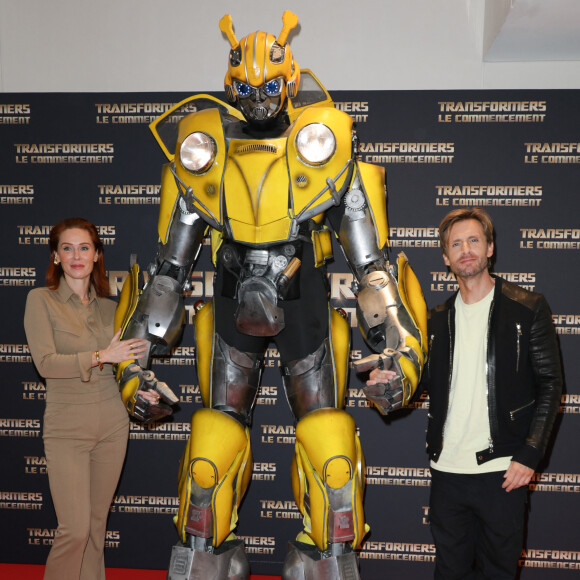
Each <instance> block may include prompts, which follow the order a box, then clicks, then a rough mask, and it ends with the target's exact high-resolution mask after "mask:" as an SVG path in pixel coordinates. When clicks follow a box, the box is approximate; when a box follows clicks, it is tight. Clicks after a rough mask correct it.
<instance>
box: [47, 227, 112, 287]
mask: <svg viewBox="0 0 580 580" xmlns="http://www.w3.org/2000/svg"><path fill="white" fill-rule="evenodd" d="M72 229H78V230H85V231H86V232H88V233H89V236H90V237H91V240H92V242H93V246H94V247H95V250H96V251H97V252H98V259H97V261H96V262H95V265H94V267H93V271H92V272H91V284H92V285H93V286H94V287H95V290H96V292H97V296H100V297H101V298H103V297H106V296H109V281H108V279H107V273H106V271H105V260H104V258H103V242H102V241H101V238H100V237H99V232H97V228H96V227H95V226H94V225H93V224H92V223H91V222H89V221H87V220H85V219H83V218H78V217H75V218H67V219H65V220H62V221H60V222H58V223H57V224H56V225H55V226H53V227H52V228H51V230H50V234H48V246H49V248H50V262H49V264H48V270H47V271H46V285H47V286H48V287H49V288H50V289H51V290H56V289H57V288H58V286H59V284H60V279H61V277H62V266H61V265H60V264H55V263H54V257H55V255H56V252H57V250H58V243H59V241H60V236H62V233H63V232H64V231H66V230H72Z"/></svg>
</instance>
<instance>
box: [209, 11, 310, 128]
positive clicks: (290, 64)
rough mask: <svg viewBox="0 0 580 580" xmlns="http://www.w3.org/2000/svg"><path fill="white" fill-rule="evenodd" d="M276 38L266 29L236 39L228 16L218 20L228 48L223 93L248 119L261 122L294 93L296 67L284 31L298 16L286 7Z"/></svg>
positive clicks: (294, 22) (298, 70)
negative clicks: (228, 43) (226, 39)
mask: <svg viewBox="0 0 580 580" xmlns="http://www.w3.org/2000/svg"><path fill="white" fill-rule="evenodd" d="M282 22H283V27H282V32H280V35H279V36H278V38H275V37H274V35H273V34H268V33H267V32H262V31H258V32H253V33H252V34H248V36H246V37H244V38H242V40H241V41H239V42H238V40H237V39H236V37H235V35H234V28H233V22H232V17H231V16H230V15H229V14H226V15H225V16H224V17H223V18H222V19H221V20H220V30H221V31H222V32H223V33H224V34H225V35H226V36H227V37H228V40H229V41H230V44H231V46H232V49H231V50H230V59H229V65H228V72H227V73H226V78H225V81H224V86H225V91H226V96H227V98H228V100H229V101H230V102H231V103H237V106H238V108H239V109H240V111H241V112H242V114H243V115H244V117H245V118H246V119H247V121H248V122H250V123H255V124H263V123H266V122H268V121H270V120H271V119H273V118H275V117H277V116H278V114H279V113H280V112H281V111H282V110H284V109H285V105H286V98H287V97H289V98H292V97H295V96H296V93H297V92H298V84H299V82H300V68H299V67H298V64H297V63H296V62H294V59H293V58H292V52H291V50H290V46H289V45H288V44H287V42H286V40H287V39H288V34H289V33H290V31H291V30H292V29H293V28H295V27H296V25H297V24H298V17H297V16H296V15H295V14H293V13H292V12H290V11H289V10H286V12H284V15H283V16H282Z"/></svg>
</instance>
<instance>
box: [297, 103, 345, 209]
mask: <svg viewBox="0 0 580 580" xmlns="http://www.w3.org/2000/svg"><path fill="white" fill-rule="evenodd" d="M311 123H322V124H324V125H326V126H327V127H329V128H330V129H331V130H332V132H333V133H334V136H335V138H336V150H335V152H334V155H333V156H332V157H331V158H330V160H329V161H328V162H327V163H324V164H323V165H317V166H314V165H307V164H306V163H305V162H304V161H302V160H301V158H300V156H299V155H298V151H297V149H296V135H297V134H298V132H299V131H300V129H302V128H303V127H305V126H306V125H309V124H311ZM351 158H352V119H351V117H350V116H349V115H347V114H346V113H343V112H342V111H338V110H337V109H334V108H329V107H322V108H319V107H311V108H307V109H305V110H304V111H303V112H302V113H301V114H300V116H299V117H298V119H297V120H296V122H295V124H294V127H293V128H292V131H291V133H290V135H289V137H288V167H289V170H290V179H291V188H292V198H293V203H294V213H295V214H299V213H300V212H301V211H302V210H303V209H305V208H310V207H315V206H316V205H319V204H320V203H322V202H324V201H327V200H329V199H331V198H332V195H331V193H330V191H326V192H325V193H324V194H323V195H321V196H320V197H319V198H318V199H316V201H314V199H315V198H316V196H318V194H319V193H320V192H322V191H324V190H325V189H327V188H328V185H327V183H326V179H327V178H328V177H330V178H331V179H332V180H336V186H335V187H336V189H337V190H339V189H340V188H341V187H342V186H343V185H344V183H345V181H346V179H347V177H348V172H347V171H345V168H347V167H348V164H349V162H350V160H351Z"/></svg>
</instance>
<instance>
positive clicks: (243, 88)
mask: <svg viewBox="0 0 580 580" xmlns="http://www.w3.org/2000/svg"><path fill="white" fill-rule="evenodd" d="M236 91H237V92H238V95H240V97H248V96H249V95H250V93H251V92H252V89H251V87H250V85H247V84H246V83H236Z"/></svg>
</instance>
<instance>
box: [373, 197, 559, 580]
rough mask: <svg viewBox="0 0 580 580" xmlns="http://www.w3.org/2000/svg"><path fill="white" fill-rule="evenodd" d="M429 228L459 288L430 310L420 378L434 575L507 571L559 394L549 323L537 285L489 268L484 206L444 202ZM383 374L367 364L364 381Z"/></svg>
mask: <svg viewBox="0 0 580 580" xmlns="http://www.w3.org/2000/svg"><path fill="white" fill-rule="evenodd" d="M439 237H440V241H441V249H442V253H443V261H444V262H445V264H446V265H447V266H448V267H449V268H450V270H451V271H452V272H453V273H454V274H455V276H456V278H457V282H458V284H459V292H458V293H456V294H455V295H453V296H452V297H451V298H449V299H448V300H447V301H446V302H445V303H443V304H442V305H440V306H438V307H436V308H434V309H433V310H432V311H431V312H430V318H429V334H428V336H429V340H430V355H429V362H428V365H427V367H426V373H425V375H426V376H425V377H424V381H423V383H424V384H423V388H424V389H427V390H428V392H429V397H430V412H429V426H428V431H427V451H428V453H429V456H430V459H431V474H432V483H431V498H430V521H431V531H432V534H433V539H434V541H435V547H436V566H435V578H444V579H445V580H450V579H455V578H489V579H493V580H500V579H504V578H514V576H515V574H516V570H517V562H518V558H519V555H520V553H521V549H522V544H523V533H524V513H525V506H526V500H527V485H528V483H529V481H530V479H531V477H532V475H533V473H534V469H535V468H536V466H537V465H538V462H539V461H540V459H541V458H542V456H543V454H544V451H545V449H546V446H547V443H548V439H549V437H550V432H551V430H552V425H553V423H554V419H555V417H556V414H557V412H558V406H559V402H560V394H561V390H562V370H561V366H560V356H559V348H558V343H557V339H556V333H555V329H554V326H553V323H552V318H551V314H550V310H549V307H548V304H547V302H546V300H545V299H544V297H543V296H542V295H541V294H537V293H534V292H529V291H527V290H524V289H523V288H520V287H518V286H516V285H515V284H511V283H509V282H506V281H505V280H502V279H501V278H498V277H495V276H492V275H490V273H489V270H488V268H489V265H490V260H491V257H492V256H493V253H494V243H493V225H492V223H491V220H490V218H489V215H488V214H487V213H486V212H485V211H484V210H482V209H480V208H472V209H459V210H455V211H452V212H451V213H449V214H448V215H447V216H445V217H444V218H443V221H442V222H441V224H440V226H439ZM390 378H391V377H390V373H389V372H388V371H373V373H371V380H370V381H369V383H370V385H375V384H377V383H384V382H385V381H388V380H390Z"/></svg>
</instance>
